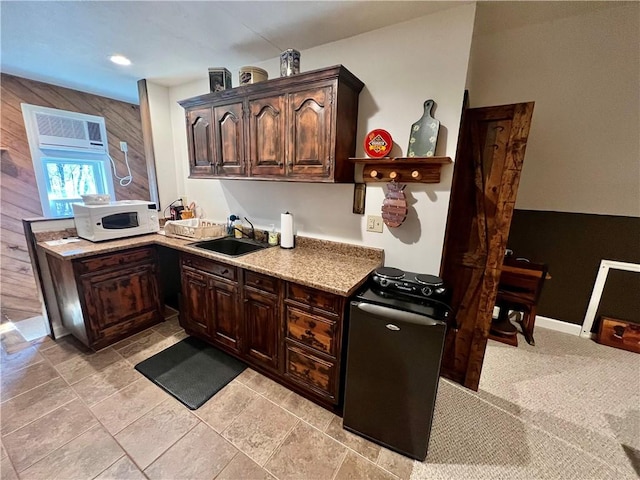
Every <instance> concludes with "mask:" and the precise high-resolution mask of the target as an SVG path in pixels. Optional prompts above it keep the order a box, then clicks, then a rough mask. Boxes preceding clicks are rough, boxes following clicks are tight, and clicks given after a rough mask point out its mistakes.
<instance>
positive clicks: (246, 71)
mask: <svg viewBox="0 0 640 480" xmlns="http://www.w3.org/2000/svg"><path fill="white" fill-rule="evenodd" d="M239 76H240V85H249V84H251V83H258V82H263V81H265V80H267V79H268V78H269V75H268V74H267V72H266V70H263V69H261V68H258V67H242V68H241V69H240V73H239Z"/></svg>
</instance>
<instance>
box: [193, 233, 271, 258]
mask: <svg viewBox="0 0 640 480" xmlns="http://www.w3.org/2000/svg"><path fill="white" fill-rule="evenodd" d="M189 246H191V247H196V248H202V249H203V250H209V251H211V252H216V253H222V254H223V255H229V256H230V257H239V256H240V255H246V254H247V253H251V252H255V251H256V250H262V249H264V248H267V247H268V246H269V245H268V244H265V243H259V242H256V241H255V240H249V239H244V238H233V237H223V238H216V239H214V240H204V241H202V242H195V243H190V244H189Z"/></svg>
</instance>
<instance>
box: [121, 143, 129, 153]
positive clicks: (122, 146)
mask: <svg viewBox="0 0 640 480" xmlns="http://www.w3.org/2000/svg"><path fill="white" fill-rule="evenodd" d="M120 150H122V151H123V152H126V151H127V150H128V147H127V142H120Z"/></svg>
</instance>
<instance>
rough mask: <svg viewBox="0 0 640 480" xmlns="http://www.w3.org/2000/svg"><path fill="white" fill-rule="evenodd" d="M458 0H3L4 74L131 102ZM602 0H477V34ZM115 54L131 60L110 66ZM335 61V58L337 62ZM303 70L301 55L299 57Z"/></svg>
mask: <svg viewBox="0 0 640 480" xmlns="http://www.w3.org/2000/svg"><path fill="white" fill-rule="evenodd" d="M462 3H469V2H466V1H461V0H457V1H226V2H221V1H196V2H191V1H136V2H129V1H6V0H3V1H1V2H0V19H1V56H0V67H1V69H2V72H5V73H10V74H13V75H17V76H21V77H25V78H31V79H34V80H40V81H44V82H47V83H52V84H55V85H62V86H66V87H69V88H74V89H77V90H82V91H88V92H92V93H95V94H99V95H104V96H108V97H112V98H116V99H120V100H125V101H129V102H133V103H137V101H138V93H137V83H136V82H137V80H139V79H141V78H146V79H149V80H151V81H153V82H156V83H159V84H161V85H166V86H171V85H176V84H180V83H184V82H186V81H189V80H193V79H195V78H202V77H203V75H206V71H207V69H208V68H209V67H227V68H229V69H230V70H232V73H233V77H234V84H235V82H236V80H235V79H236V78H237V77H236V75H235V71H234V70H236V69H237V68H238V67H240V66H242V65H252V64H254V63H256V62H261V61H264V60H268V59H271V58H274V57H276V56H277V55H278V54H279V53H280V52H281V51H283V50H285V49H287V48H296V49H298V50H304V49H308V48H311V47H314V46H317V45H322V44H325V43H329V42H333V41H336V40H340V39H343V38H347V37H350V36H354V35H358V34H361V33H364V32H367V31H371V30H375V29H378V28H381V27H384V26H386V25H390V24H393V23H399V22H403V21H407V20H411V19H413V18H416V17H420V16H424V15H428V14H431V13H433V12H436V11H438V10H443V9H446V8H451V7H455V6H458V5H460V4H462ZM614 3H615V2H614ZM602 4H609V5H611V3H610V2H520V1H515V2H483V3H482V4H481V5H479V8H478V17H477V24H478V27H477V29H476V30H477V32H480V33H483V32H487V31H491V30H494V29H503V28H509V27H514V26H520V25H521V24H524V23H527V22H531V21H545V20H548V19H550V18H554V17H557V16H568V15H572V14H575V13H579V12H581V11H584V10H585V9H594V8H602V6H599V7H598V5H602ZM115 53H119V54H122V55H125V56H127V57H128V58H130V59H131V60H132V62H133V64H132V65H131V66H129V67H122V66H118V65H115V64H113V63H111V62H110V61H109V57H110V56H111V55H113V54H115ZM336 63H339V59H338V60H337V61H336ZM302 68H303V70H304V56H303V58H302Z"/></svg>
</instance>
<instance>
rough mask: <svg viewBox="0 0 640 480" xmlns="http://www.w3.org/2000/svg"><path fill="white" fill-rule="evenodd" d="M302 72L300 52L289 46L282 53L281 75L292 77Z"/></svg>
mask: <svg viewBox="0 0 640 480" xmlns="http://www.w3.org/2000/svg"><path fill="white" fill-rule="evenodd" d="M297 73H300V52H299V51H297V50H294V49H293V48H289V49H287V50H285V51H284V52H282V53H281V54H280V76H281V77H290V76H291V75H295V74H297Z"/></svg>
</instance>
